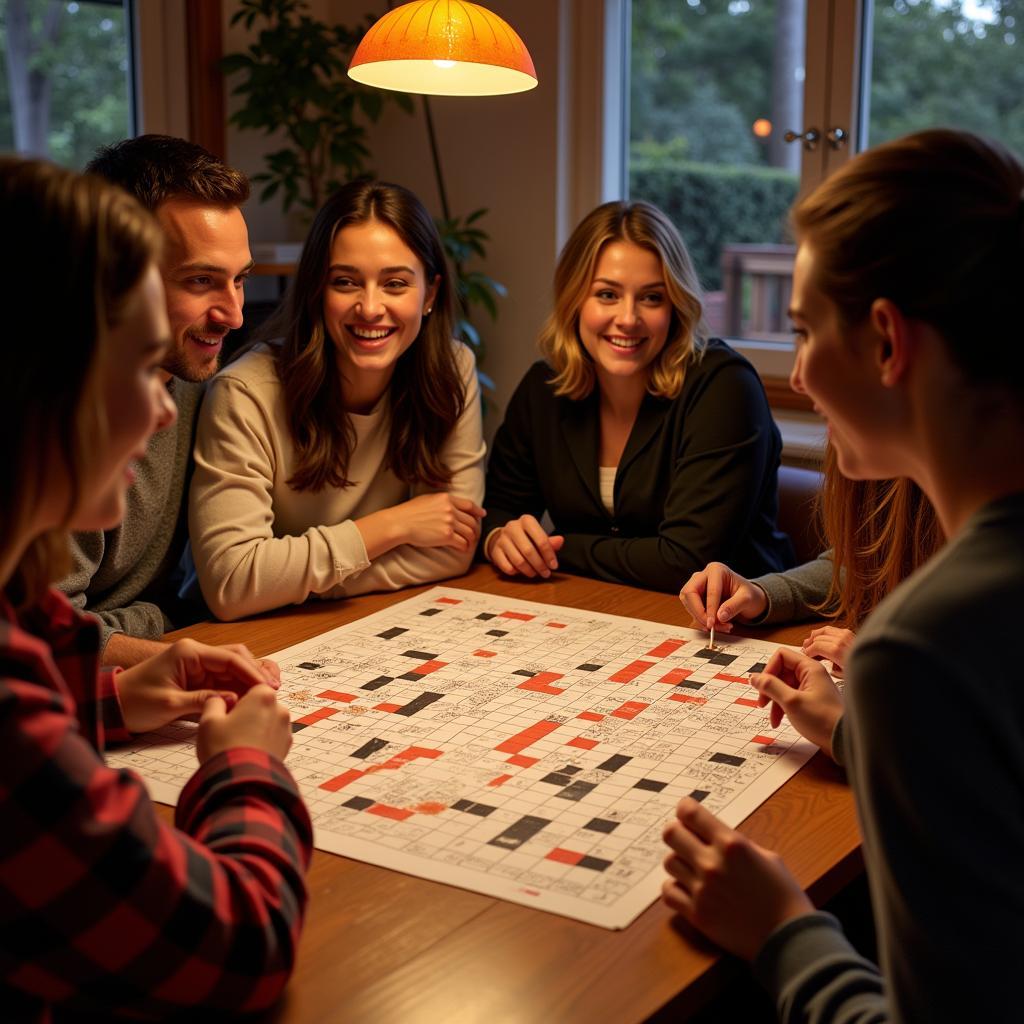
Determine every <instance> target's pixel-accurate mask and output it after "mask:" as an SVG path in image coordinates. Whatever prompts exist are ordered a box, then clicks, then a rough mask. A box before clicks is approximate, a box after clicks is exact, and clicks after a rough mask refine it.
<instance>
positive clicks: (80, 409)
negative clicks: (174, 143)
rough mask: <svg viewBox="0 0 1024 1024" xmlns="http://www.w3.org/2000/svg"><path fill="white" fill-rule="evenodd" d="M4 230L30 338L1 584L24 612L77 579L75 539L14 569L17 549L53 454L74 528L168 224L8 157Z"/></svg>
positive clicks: (13, 351)
mask: <svg viewBox="0 0 1024 1024" xmlns="http://www.w3.org/2000/svg"><path fill="white" fill-rule="evenodd" d="M0 221H2V223H3V225H4V228H5V231H6V234H7V237H8V238H9V239H11V240H12V241H11V244H9V245H7V246H5V247H4V251H3V254H2V255H0V279H2V280H3V288H4V295H5V296H6V297H7V298H8V300H9V301H8V302H7V303H6V314H5V316H6V323H5V327H6V329H7V331H8V334H9V336H10V337H12V338H16V339H18V343H17V344H16V345H12V346H9V347H8V350H7V352H6V353H5V356H4V361H5V365H6V366H7V367H8V371H9V373H10V376H9V378H8V379H9V380H10V382H11V386H10V387H9V388H8V389H7V393H6V395H5V397H4V401H3V402H0V436H2V437H4V438H5V439H6V440H7V443H8V445H9V447H10V452H11V459H10V462H9V463H8V468H7V469H6V470H4V472H3V473H2V474H0V566H2V567H3V576H2V577H0V578H2V579H3V580H4V581H5V583H6V586H5V590H6V592H7V595H8V597H9V599H10V600H11V601H12V602H13V603H14V604H15V605H19V606H24V605H27V604H31V603H32V602H34V601H36V600H38V599H39V597H41V596H42V593H43V591H44V589H45V587H46V586H47V585H48V584H49V583H51V582H53V581H54V580H58V579H60V578H61V577H63V576H65V575H66V574H67V572H68V570H69V568H70V560H69V555H68V538H67V530H66V529H65V528H60V529H56V530H51V531H49V532H47V533H44V534H41V535H38V536H36V537H35V538H34V540H33V541H32V543H31V544H30V545H29V547H28V549H27V550H26V551H25V552H24V553H23V554H22V555H21V556H20V558H18V561H17V564H16V565H15V566H13V567H12V566H11V564H10V563H11V562H12V560H13V559H14V558H15V557H17V556H16V552H15V551H14V549H13V548H12V544H13V543H14V539H15V538H17V537H24V536H25V534H26V533H27V532H30V531H31V529H32V525H33V522H34V518H35V513H36V510H37V507H38V504H39V502H40V500H41V498H42V496H43V494H44V493H45V492H46V488H47V486H48V480H47V474H48V473H53V472H54V467H53V466H52V465H51V464H50V456H51V453H55V454H56V456H57V458H58V459H59V460H60V471H61V472H62V473H63V474H64V476H65V477H66V479H67V481H68V484H69V497H68V504H67V508H66V510H65V513H64V523H65V524H66V523H69V522H70V521H71V519H72V517H73V515H74V513H75V511H76V509H77V508H78V507H79V506H80V504H81V502H82V500H83V498H84V493H83V492H84V490H85V489H86V488H87V486H88V481H89V479H90V478H91V476H92V475H93V466H94V464H95V461H96V457H97V455H98V453H100V452H102V451H103V449H104V446H105V443H106V438H107V433H108V431H107V411H106V408H105V406H104V404H103V401H102V399H101V388H102V382H103V367H104V362H105V360H106V359H108V358H109V355H108V353H107V351H106V347H107V346H106V339H107V336H108V331H109V329H110V328H111V327H112V326H113V325H115V324H116V323H117V322H118V320H119V318H120V316H121V313H122V311H123V309H124V304H125V301H126V300H127V298H128V297H129V295H130V294H131V293H132V292H133V291H134V290H135V288H136V287H137V286H138V284H139V282H140V281H141V280H142V277H143V275H144V273H145V272H146V269H147V268H148V267H149V266H150V264H152V263H155V262H157V261H158V260H159V257H160V251H161V244H162V240H161V235H160V229H159V228H158V226H157V224H156V221H154V220H153V218H152V217H151V216H150V215H149V214H148V213H146V211H145V210H143V208H142V207H141V206H140V205H139V204H138V203H137V202H136V201H135V200H134V199H132V198H131V197H130V196H128V195H126V194H125V193H124V192H123V191H122V190H121V189H120V188H117V187H116V186H114V185H110V184H108V183H107V182H104V181H102V180H100V179H99V178H97V177H92V176H89V175H80V174H74V173H72V172H71V171H66V170H64V169H62V168H60V167H56V166H54V165H53V164H49V163H46V162H44V161H41V160H29V159H24V158H21V157H0ZM15 240H16V241H15ZM54 303H58V304H59V314H58V315H54V314H53V310H54ZM8 575H9V578H8Z"/></svg>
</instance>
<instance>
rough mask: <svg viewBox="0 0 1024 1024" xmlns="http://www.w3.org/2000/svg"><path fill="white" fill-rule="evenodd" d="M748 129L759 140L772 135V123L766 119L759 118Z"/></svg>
mask: <svg viewBox="0 0 1024 1024" xmlns="http://www.w3.org/2000/svg"><path fill="white" fill-rule="evenodd" d="M750 128H751V131H752V132H753V133H754V134H755V135H756V136H757V137H758V138H759V139H767V138H768V136H769V135H771V133H772V123H771V121H769V120H768V118H767V117H759V118H758V119H757V120H756V121H755V122H754V123H753V124H752V125H751V126H750Z"/></svg>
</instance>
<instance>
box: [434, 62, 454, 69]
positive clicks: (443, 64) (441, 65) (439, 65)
mask: <svg viewBox="0 0 1024 1024" xmlns="http://www.w3.org/2000/svg"><path fill="white" fill-rule="evenodd" d="M434 67H435V68H453V67H455V61H453V60H435V61H434Z"/></svg>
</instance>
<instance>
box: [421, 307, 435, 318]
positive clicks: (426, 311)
mask: <svg viewBox="0 0 1024 1024" xmlns="http://www.w3.org/2000/svg"><path fill="white" fill-rule="evenodd" d="M433 308H434V307H433V306H427V308H426V309H425V310H423V315H424V316H430V313H431V310H433Z"/></svg>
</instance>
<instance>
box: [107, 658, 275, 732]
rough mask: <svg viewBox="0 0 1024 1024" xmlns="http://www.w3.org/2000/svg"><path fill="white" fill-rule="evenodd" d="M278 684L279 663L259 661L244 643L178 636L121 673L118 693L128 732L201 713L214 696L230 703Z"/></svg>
mask: <svg viewBox="0 0 1024 1024" xmlns="http://www.w3.org/2000/svg"><path fill="white" fill-rule="evenodd" d="M260 684H266V685H268V686H271V687H272V688H274V689H276V688H277V687H278V686H280V685H281V674H280V670H279V669H278V667H277V665H276V664H275V663H274V662H272V661H268V660H266V659H264V660H263V661H257V659H256V658H254V657H253V655H252V654H251V653H250V651H249V649H248V648H247V647H244V646H243V645H241V644H231V645H230V646H226V647H211V646H210V645H209V644H201V643H197V642H196V641H195V640H177V641H175V642H174V643H173V644H170V645H169V646H167V647H166V648H164V650H163V651H162V652H161V653H160V654H157V655H156V656H155V657H152V658H147V659H146V660H145V661H142V662H140V663H139V664H138V665H133V666H132V667H131V668H126V669H125V670H124V671H123V672H119V673H118V675H117V679H116V685H117V694H118V697H119V699H120V701H121V711H122V714H123V715H124V723H125V726H126V728H127V729H128V730H129V731H130V732H150V731H152V730H153V729H159V728H160V727H161V726H163V725H166V724H167V723H168V722H173V721H174V720H175V719H176V718H181V717H182V716H183V715H194V714H199V713H200V712H201V711H202V710H203V706H204V705H205V703H206V701H207V700H208V699H209V698H210V697H211V696H213V695H214V694H217V695H219V696H220V697H221V698H222V699H223V700H224V702H225V703H226V704H233V703H234V702H235V701H237V699H238V697H239V695H241V694H244V693H246V692H247V691H248V690H249V689H250V688H251V687H253V686H259V685H260Z"/></svg>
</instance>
